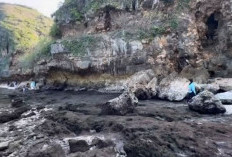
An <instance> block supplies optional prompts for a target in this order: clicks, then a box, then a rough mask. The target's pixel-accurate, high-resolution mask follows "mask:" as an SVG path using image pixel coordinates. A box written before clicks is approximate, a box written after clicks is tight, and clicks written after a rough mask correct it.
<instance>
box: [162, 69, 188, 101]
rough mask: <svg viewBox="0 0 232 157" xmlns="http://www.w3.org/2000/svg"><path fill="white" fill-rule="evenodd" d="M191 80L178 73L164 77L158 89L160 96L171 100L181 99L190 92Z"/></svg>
mask: <svg viewBox="0 0 232 157" xmlns="http://www.w3.org/2000/svg"><path fill="white" fill-rule="evenodd" d="M188 85H189V80H187V79H186V78H182V77H178V76H177V74H176V73H173V74H170V75H169V76H168V77H166V78H164V79H163V80H162V81H161V82H160V84H159V89H158V97H159V98H161V99H168V100H170V101H181V100H183V99H184V98H185V97H186V95H187V93H188Z"/></svg>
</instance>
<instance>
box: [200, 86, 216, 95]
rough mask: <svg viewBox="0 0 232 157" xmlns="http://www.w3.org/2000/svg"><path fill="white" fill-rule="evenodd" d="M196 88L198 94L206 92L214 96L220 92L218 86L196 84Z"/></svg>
mask: <svg viewBox="0 0 232 157" xmlns="http://www.w3.org/2000/svg"><path fill="white" fill-rule="evenodd" d="M196 88H197V90H198V91H199V92H203V91H205V90H207V91H210V92H212V93H214V94H216V93H217V92H218V91H219V90H220V87H219V85H218V84H197V85H196Z"/></svg>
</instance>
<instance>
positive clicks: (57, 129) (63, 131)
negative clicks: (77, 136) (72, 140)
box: [35, 120, 71, 136]
mask: <svg viewBox="0 0 232 157" xmlns="http://www.w3.org/2000/svg"><path fill="white" fill-rule="evenodd" d="M35 132H36V133H43V134H45V135H47V136H65V135H66V136H67V135H71V132H70V131H69V130H68V129H67V128H66V127H65V126H63V125H61V124H59V123H56V122H53V121H51V120H46V121H45V122H44V123H42V124H41V125H39V126H37V127H36V129H35Z"/></svg>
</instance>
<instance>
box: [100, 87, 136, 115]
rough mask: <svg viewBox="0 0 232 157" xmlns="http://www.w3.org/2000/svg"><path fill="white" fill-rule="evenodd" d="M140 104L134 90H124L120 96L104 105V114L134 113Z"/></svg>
mask: <svg viewBox="0 0 232 157" xmlns="http://www.w3.org/2000/svg"><path fill="white" fill-rule="evenodd" d="M137 104H138V99H137V98H136V97H135V95H134V94H133V93H132V92H128V91H127V92H124V93H123V94H122V95H120V96H119V97H117V98H115V99H112V100H110V101H108V102H107V103H105V104H104V105H102V114H108V115H126V114H127V113H132V112H133V111H134V109H135V107H136V105H137Z"/></svg>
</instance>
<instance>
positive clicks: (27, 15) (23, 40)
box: [0, 3, 53, 77]
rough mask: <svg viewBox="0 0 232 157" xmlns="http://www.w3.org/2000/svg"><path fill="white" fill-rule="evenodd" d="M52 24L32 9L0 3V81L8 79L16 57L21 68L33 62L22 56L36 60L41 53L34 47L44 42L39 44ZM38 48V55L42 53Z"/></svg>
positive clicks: (50, 20) (48, 19)
mask: <svg viewBox="0 0 232 157" xmlns="http://www.w3.org/2000/svg"><path fill="white" fill-rule="evenodd" d="M52 24H53V21H52V19H50V18H48V17H46V16H43V15H42V14H41V13H39V12H38V11H36V10H34V9H31V8H28V7H25V6H21V5H13V4H6V3H0V77H1V76H6V75H8V74H7V73H8V70H9V67H10V65H12V63H13V61H12V58H14V57H13V56H14V55H16V54H17V56H19V57H20V61H24V62H25V64H27V62H31V61H32V60H33V61H34V59H31V61H30V58H33V57H26V56H38V54H40V53H41V52H40V53H38V47H39V46H41V45H42V44H41V42H44V40H42V41H40V40H41V39H43V38H45V37H46V36H48V34H49V32H50V29H51V26H52ZM38 43H39V44H38ZM47 44H49V42H48V43H47ZM36 45H38V46H36ZM40 48H41V50H39V51H42V50H43V47H40ZM21 58H25V59H21ZM26 58H27V59H26ZM34 58H38V57H34ZM14 59H16V60H18V59H19V58H14ZM14 63H16V62H15V61H14ZM16 64H17V63H16ZM16 68H19V67H16Z"/></svg>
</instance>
